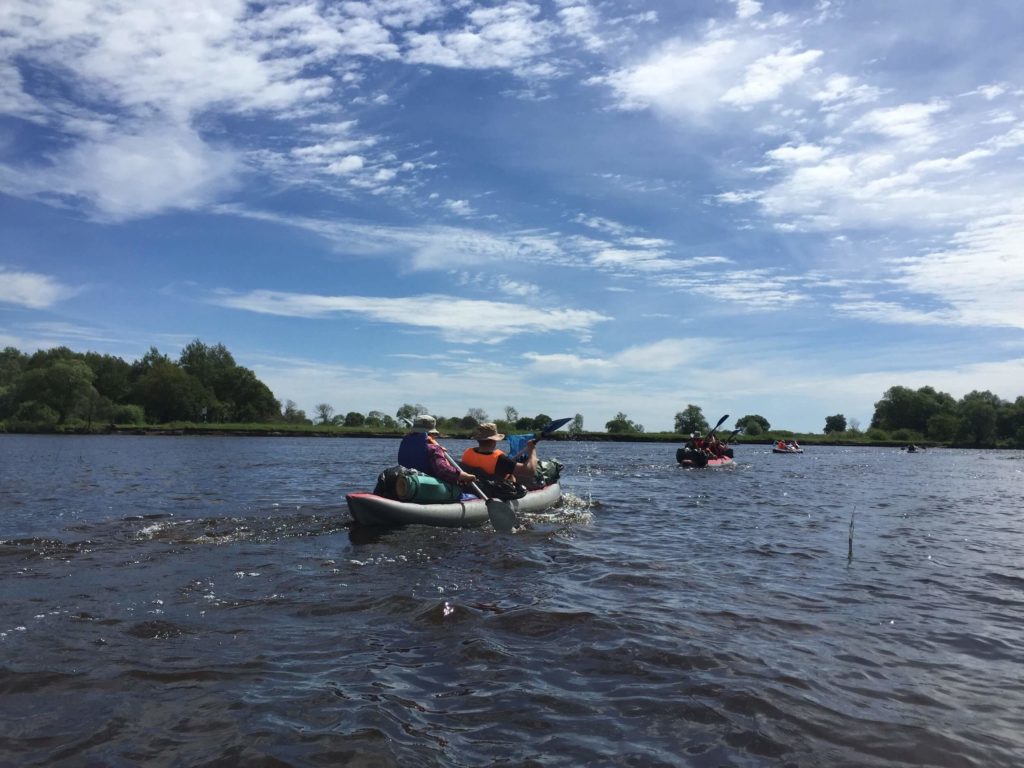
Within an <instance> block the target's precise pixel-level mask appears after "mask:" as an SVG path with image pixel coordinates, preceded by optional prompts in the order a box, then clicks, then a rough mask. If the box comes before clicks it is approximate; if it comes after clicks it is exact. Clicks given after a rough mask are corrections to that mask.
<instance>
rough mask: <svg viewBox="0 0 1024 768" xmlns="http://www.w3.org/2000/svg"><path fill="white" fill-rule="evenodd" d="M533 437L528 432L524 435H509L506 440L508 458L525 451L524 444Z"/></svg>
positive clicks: (531, 433)
mask: <svg viewBox="0 0 1024 768" xmlns="http://www.w3.org/2000/svg"><path fill="white" fill-rule="evenodd" d="M534 437H535V435H534V434H533V432H530V433H528V434H525V435H509V436H508V438H507V440H508V453H509V456H517V455H519V454H520V453H522V452H523V451H525V450H526V443H527V442H528V441H530V440H533V438H534Z"/></svg>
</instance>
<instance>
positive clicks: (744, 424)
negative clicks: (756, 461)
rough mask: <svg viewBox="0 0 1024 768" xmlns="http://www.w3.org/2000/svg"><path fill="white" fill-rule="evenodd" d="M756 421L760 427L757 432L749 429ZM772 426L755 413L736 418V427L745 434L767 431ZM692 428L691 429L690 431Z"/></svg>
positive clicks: (758, 433)
mask: <svg viewBox="0 0 1024 768" xmlns="http://www.w3.org/2000/svg"><path fill="white" fill-rule="evenodd" d="M752 422H753V423H756V424H757V425H758V426H759V427H760V429H759V430H758V431H757V432H751V431H750V424H751V423H752ZM771 428H772V425H771V424H769V423H768V419H766V418H765V417H764V416H758V415H757V414H751V415H749V416H743V417H741V418H739V419H736V429H742V430H743V433H744V434H745V435H754V434H757V435H760V434H762V433H763V432H767V431H768V430H770V429H771ZM692 431H693V430H691V432H692Z"/></svg>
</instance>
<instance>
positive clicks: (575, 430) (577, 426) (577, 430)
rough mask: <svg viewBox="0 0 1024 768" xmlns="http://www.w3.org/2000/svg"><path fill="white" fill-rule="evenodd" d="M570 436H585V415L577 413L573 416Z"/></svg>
mask: <svg viewBox="0 0 1024 768" xmlns="http://www.w3.org/2000/svg"><path fill="white" fill-rule="evenodd" d="M569 434H570V435H572V436H573V437H577V436H579V435H582V434H583V414H582V413H577V414H576V415H575V416H573V419H572V423H570V424H569Z"/></svg>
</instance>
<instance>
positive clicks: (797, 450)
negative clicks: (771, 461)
mask: <svg viewBox="0 0 1024 768" xmlns="http://www.w3.org/2000/svg"><path fill="white" fill-rule="evenodd" d="M803 452H804V449H803V448H772V453H803Z"/></svg>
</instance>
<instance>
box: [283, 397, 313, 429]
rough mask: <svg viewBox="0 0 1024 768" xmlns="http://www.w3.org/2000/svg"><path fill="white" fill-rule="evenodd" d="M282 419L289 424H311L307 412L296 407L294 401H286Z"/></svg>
mask: <svg viewBox="0 0 1024 768" xmlns="http://www.w3.org/2000/svg"><path fill="white" fill-rule="evenodd" d="M281 418H283V419H284V420H285V421H286V422H288V423H289V424H306V423H308V422H309V419H307V418H306V412H305V411H303V410H300V409H299V408H298V407H296V405H295V401H293V400H285V401H284V409H283V410H282V412H281Z"/></svg>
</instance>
